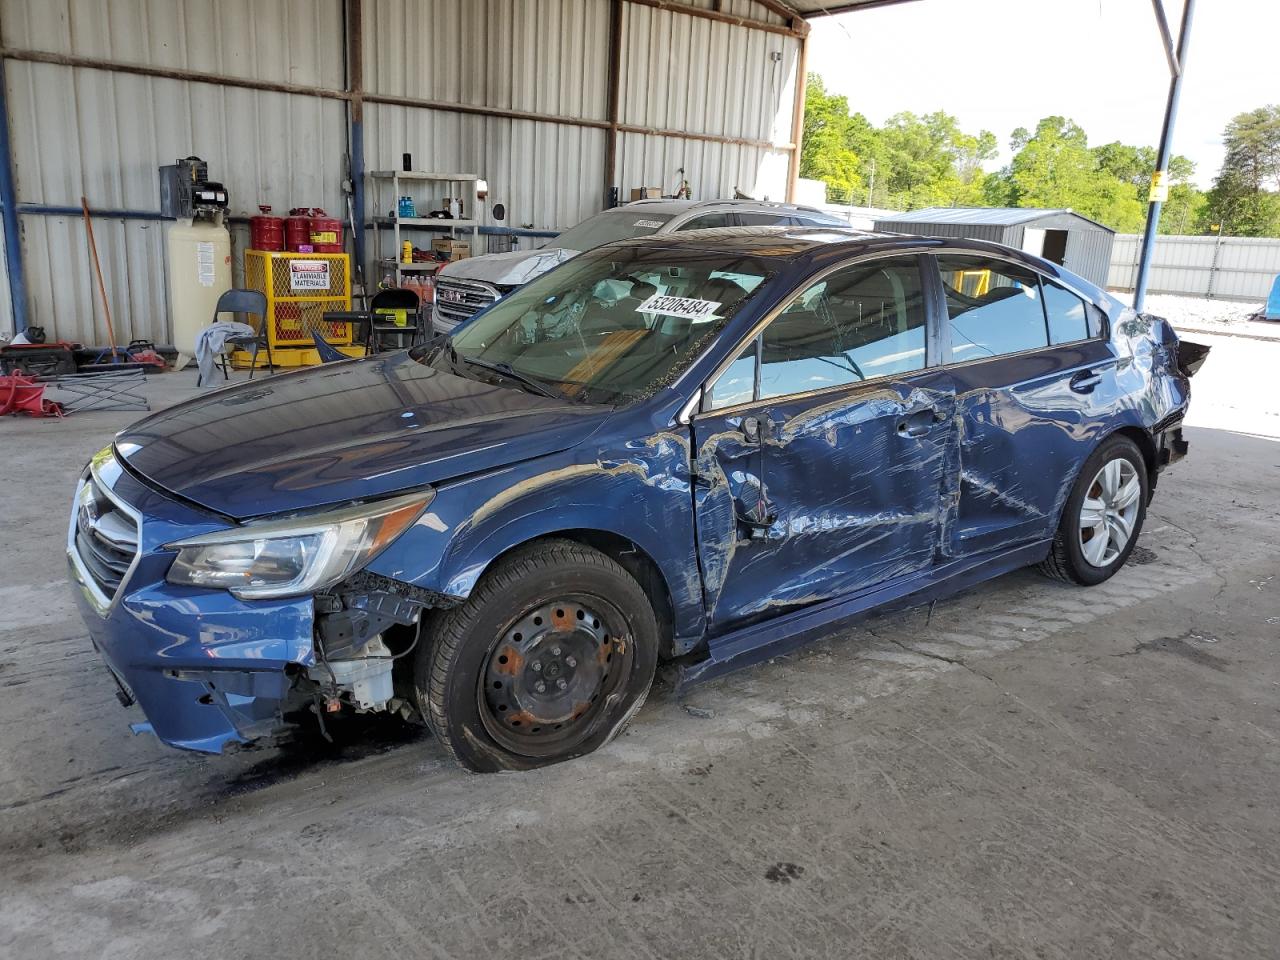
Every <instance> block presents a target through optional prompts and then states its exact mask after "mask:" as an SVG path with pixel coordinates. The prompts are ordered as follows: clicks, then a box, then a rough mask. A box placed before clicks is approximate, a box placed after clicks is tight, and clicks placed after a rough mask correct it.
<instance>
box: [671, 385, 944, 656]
mask: <svg viewBox="0 0 1280 960" xmlns="http://www.w3.org/2000/svg"><path fill="white" fill-rule="evenodd" d="M693 430H694V437H695V443H696V444H697V449H698V460H697V473H698V478H699V480H698V486H699V494H698V497H697V499H696V502H695V512H696V515H697V523H698V544H699V550H700V555H701V557H702V559H703V577H704V591H705V597H706V605H707V610H708V615H709V618H710V624H711V626H712V628H713V630H716V631H719V632H723V631H724V629H726V628H729V627H732V626H734V625H737V624H742V623H747V622H751V621H753V620H758V619H761V618H762V617H766V616H770V615H773V614H776V613H779V612H782V611H786V610H788V609H793V608H795V607H799V606H804V605H807V604H812V603H817V602H820V601H823V600H827V599H830V598H831V597H835V596H839V595H841V594H845V593H849V592H851V591H856V590H858V589H860V588H862V587H865V586H867V585H869V584H872V583H877V582H880V581H882V580H887V579H891V578H893V577H896V576H901V575H904V574H907V573H910V572H912V571H915V570H919V569H923V568H925V567H927V566H929V565H930V564H931V563H932V562H933V559H934V553H935V551H936V549H937V544H938V538H939V535H940V530H941V529H942V526H943V516H942V514H943V511H944V509H945V506H944V492H945V487H946V483H947V476H946V465H947V464H948V463H949V462H951V456H950V452H949V447H950V446H951V445H952V444H953V442H954V441H953V431H954V401H953V398H952V394H951V390H950V387H949V381H948V378H947V377H946V376H945V375H939V374H937V373H924V374H921V375H919V376H915V377H911V378H908V379H905V380H901V381H892V382H888V383H878V384H874V385H867V386H855V387H853V388H850V389H841V390H835V391H823V392H821V393H817V394H810V395H806V396H804V397H800V398H780V399H779V400H776V401H765V402H762V403H760V404H755V405H750V406H748V407H744V408H736V409H734V410H732V411H730V412H727V413H726V414H724V415H716V414H707V415H703V416H700V417H698V418H696V419H695V421H694V426H693ZM752 437H755V438H756V439H755V440H752V439H751V438H752Z"/></svg>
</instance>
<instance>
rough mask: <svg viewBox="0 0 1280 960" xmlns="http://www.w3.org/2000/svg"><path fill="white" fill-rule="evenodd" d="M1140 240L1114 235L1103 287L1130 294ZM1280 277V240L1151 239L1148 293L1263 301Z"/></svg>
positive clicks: (1140, 244) (1133, 236)
mask: <svg viewBox="0 0 1280 960" xmlns="http://www.w3.org/2000/svg"><path fill="white" fill-rule="evenodd" d="M1141 249H1142V237H1140V236H1138V235H1136V234H1127V233H1126V234H1120V235H1119V236H1117V237H1116V243H1115V248H1114V250H1113V252H1112V257H1111V272H1110V274H1109V275H1108V278H1107V286H1108V287H1111V288H1112V289H1115V290H1132V289H1133V285H1134V282H1135V279H1136V277H1137V274H1138V258H1139V256H1140V254H1141ZM1277 276H1280V239H1277V238H1271V237H1259V238H1255V237H1224V238H1222V239H1219V238H1217V237H1174V236H1161V237H1157V238H1156V245H1155V250H1154V252H1153V254H1152V267H1151V280H1150V284H1149V289H1150V292H1151V293H1175V294H1186V295H1188V296H1194V297H1220V298H1222V299H1225V300H1266V299H1267V295H1268V294H1269V293H1270V292H1271V285H1272V284H1273V283H1274V282H1275V279H1276V277H1277Z"/></svg>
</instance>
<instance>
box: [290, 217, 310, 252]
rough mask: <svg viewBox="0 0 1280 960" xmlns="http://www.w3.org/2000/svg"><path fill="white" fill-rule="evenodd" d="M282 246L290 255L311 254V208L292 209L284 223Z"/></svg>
mask: <svg viewBox="0 0 1280 960" xmlns="http://www.w3.org/2000/svg"><path fill="white" fill-rule="evenodd" d="M284 245H285V249H286V250H288V251H289V252H290V253H311V252H312V251H311V250H304V249H303V247H310V246H311V208H310V207H294V208H293V209H292V210H290V211H289V216H288V217H287V218H286V219H285V221H284Z"/></svg>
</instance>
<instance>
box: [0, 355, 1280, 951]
mask: <svg viewBox="0 0 1280 960" xmlns="http://www.w3.org/2000/svg"><path fill="white" fill-rule="evenodd" d="M1214 349H1215V353H1214V354H1213V356H1212V357H1211V358H1210V359H1209V361H1208V364H1207V365H1206V367H1205V368H1204V370H1203V371H1202V372H1201V375H1200V376H1199V377H1198V378H1197V379H1196V381H1195V392H1196V399H1195V402H1194V404H1193V412H1192V420H1191V422H1192V423H1193V424H1194V425H1195V426H1194V427H1193V428H1192V429H1189V430H1188V436H1189V438H1190V440H1191V443H1192V450H1191V456H1190V458H1189V459H1188V460H1186V461H1184V462H1183V463H1181V464H1179V465H1177V466H1176V467H1175V468H1173V469H1172V470H1171V471H1169V472H1168V473H1167V474H1166V475H1165V476H1164V477H1163V479H1162V481H1161V484H1160V492H1159V495H1158V497H1157V499H1156V502H1155V505H1154V508H1153V514H1152V516H1151V517H1150V518H1149V520H1148V525H1147V529H1146V530H1145V531H1144V533H1143V537H1142V543H1141V546H1142V547H1143V548H1144V550H1143V551H1142V552H1141V555H1140V556H1139V557H1138V559H1140V560H1141V561H1143V562H1141V563H1134V564H1132V565H1130V566H1129V567H1128V568H1127V569H1125V570H1124V571H1122V572H1121V574H1119V575H1118V576H1117V577H1115V578H1114V579H1113V580H1112V581H1110V582H1109V583H1107V584H1105V585H1103V586H1102V587H1098V588H1095V589H1092V590H1081V589H1076V588H1070V587H1067V586H1064V585H1061V584H1056V583H1053V582H1050V581H1048V580H1045V579H1042V578H1040V577H1038V576H1037V575H1035V574H1033V573H1031V572H1020V573H1016V574H1012V575H1010V576H1007V577H1004V578H1002V579H1001V580H998V581H996V582H993V583H991V584H988V585H985V586H983V587H980V588H978V589H976V590H973V591H971V592H969V593H967V594H965V595H963V596H961V597H959V598H956V599H954V600H951V601H948V602H945V603H940V604H938V605H937V606H936V608H935V609H933V611H932V612H931V613H930V612H929V611H927V610H924V609H919V610H914V611H908V612H906V613H902V614H895V615H892V616H886V617H882V618H879V619H877V620H874V621H871V622H870V623H868V624H866V625H864V626H862V627H859V628H856V629H850V630H847V631H844V632H842V633H840V634H839V635H836V636H832V637H831V638H829V639H828V640H826V641H823V642H821V643H819V644H817V645H815V646H812V647H810V648H808V649H806V650H805V651H803V652H802V653H800V654H798V655H796V656H793V657H788V658H782V659H779V660H776V661H774V662H772V663H770V664H767V665H764V666H762V667H760V668H757V669H754V670H750V671H747V672H744V673H740V674H737V675H734V676H731V677H728V678H725V679H723V680H720V681H717V682H715V683H712V684H709V685H706V686H704V687H701V688H697V689H695V690H694V691H693V692H692V693H691V694H690V695H689V696H688V698H687V701H684V702H681V701H680V700H677V699H676V698H675V697H674V696H673V694H672V693H671V691H670V688H669V687H660V688H659V689H657V690H656V691H655V694H654V695H653V696H652V697H651V698H650V701H649V704H648V705H647V706H646V707H645V709H644V710H643V711H642V713H641V715H640V716H639V717H638V719H637V721H636V722H635V723H634V724H633V725H632V727H631V728H630V730H629V731H628V732H627V733H626V735H624V736H623V737H621V738H620V739H619V740H618V741H617V742H615V743H614V744H613V745H611V746H610V747H609V748H607V749H606V750H604V751H603V752H601V753H599V754H596V755H594V756H592V757H589V758H585V759H581V760H578V761H575V762H573V763H569V764H564V765H561V766H558V767H554V768H551V769H547V770H543V771H539V772H535V773H532V774H519V775H516V774H512V775H497V776H488V777H477V776H470V775H467V774H465V773H463V772H462V771H460V770H458V769H457V768H455V767H453V766H452V765H450V764H449V763H447V762H446V761H445V760H444V758H443V757H442V754H441V751H440V750H439V748H438V747H437V746H436V745H435V744H434V743H433V742H432V741H431V740H430V739H429V738H428V737H425V736H420V735H417V734H415V733H413V732H412V731H406V730H404V729H402V728H399V727H395V726H390V725H385V724H380V725H374V726H373V727H371V728H361V729H351V730H347V731H344V736H341V737H340V738H339V739H340V744H341V745H340V746H338V747H336V748H331V749H327V750H321V749H319V748H317V747H314V746H310V747H308V746H301V747H297V748H294V749H291V750H289V751H287V752H281V751H274V750H259V751H254V752H246V753H241V754H238V755H236V756H229V757H224V758H212V759H210V758H204V757H199V756H193V755H188V754H181V753H177V752H174V751H171V750H168V749H166V748H164V747H161V746H160V745H159V744H158V743H157V742H155V741H154V740H152V739H151V738H147V737H139V738H133V737H130V735H129V733H128V730H127V727H126V723H127V721H129V720H134V719H138V717H137V716H136V715H135V714H134V713H132V712H126V711H123V710H121V708H120V707H119V705H118V704H117V703H116V700H115V697H114V695H113V692H112V686H111V682H110V680H109V679H108V677H107V675H106V673H105V672H104V671H103V670H102V668H101V667H100V665H99V663H98V662H97V659H96V657H95V655H94V654H93V653H92V652H91V651H90V649H89V647H88V643H87V641H86V639H85V635H84V631H83V629H82V627H81V625H80V623H79V622H78V620H77V619H76V616H75V613H74V611H73V609H72V607H71V604H70V602H69V599H68V596H67V593H66V586H65V583H64V577H63V560H62V538H63V530H64V525H65V518H66V515H67V503H68V498H69V496H70V491H71V487H72V483H73V479H74V476H75V474H76V472H77V471H78V469H79V468H80V466H81V464H82V463H83V462H84V461H85V459H86V458H87V457H88V456H89V455H90V454H91V453H92V452H93V451H95V450H96V449H97V448H99V447H100V446H101V445H102V444H103V443H105V442H106V441H107V440H108V439H109V438H110V436H111V434H112V432H113V431H114V430H116V429H118V428H119V427H120V426H122V425H123V424H125V423H126V422H128V421H129V420H130V419H131V418H132V416H133V415H129V414H107V413H99V414H86V415H82V416H76V417H72V418H70V419H68V420H67V421H65V422H55V421H43V422H21V421H12V420H7V421H2V422H0V445H2V449H3V451H4V454H5V455H4V456H3V458H0V483H2V484H3V488H4V489H5V490H6V491H8V492H7V493H6V495H5V498H4V504H5V506H4V510H3V516H2V517H0V542H3V544H4V545H5V552H4V560H3V562H2V565H0V583H4V584H6V586H3V587H0V864H2V866H0V957H15V958H16V957H21V958H36V957H39V958H57V957H75V958H77V960H83V958H85V957H113V958H115V957H121V958H123V957H165V958H169V957H173V956H175V955H181V954H182V953H184V952H187V951H190V950H192V949H193V948H194V949H198V950H199V951H200V953H201V954H202V955H204V956H211V957H217V958H230V957H293V956H357V957H361V958H377V957H396V958H414V957H435V958H469V957H486V958H487V957H491V956H495V955H509V956H519V957H526V958H535V957H548V958H551V957H555V958H563V957H583V958H587V957H601V956H615V955H617V956H622V955H626V956H638V957H652V958H674V957H690V958H693V957H734V958H737V957H768V958H770V960H773V958H781V957H833V958H834V957H839V958H848V957H869V958H877V960H882V958H894V957H919V958H930V960H934V958H944V957H965V958H969V957H979V956H981V957H1000V958H1005V957H1029V958H1031V957H1034V958H1058V957H1062V958H1067V957H1069V958H1102V957H1122V958H1136V957H1178V958H1186V957H1196V958H1209V957H1222V958H1233V960H1241V958H1248V957H1260V958H1261V957H1268V958H1271V957H1275V956H1277V954H1278V953H1280V840H1278V839H1277V838H1278V837H1280V803H1278V801H1280V711H1278V709H1277V707H1278V704H1280V662H1278V661H1277V650H1278V649H1280V576H1278V575H1280V563H1278V562H1277V546H1276V545H1277V544H1278V543H1280V496H1278V494H1280V443H1278V442H1277V438H1280V402H1278V401H1277V400H1276V392H1275V371H1276V370H1278V369H1280V343H1260V342H1256V341H1247V340H1239V339H1226V338H1223V339H1219V340H1217V341H1216V342H1215V343H1214ZM193 384H194V374H190V375H189V374H185V373H184V374H175V375H169V376H166V377H162V378H158V379H155V380H154V381H153V383H152V386H151V390H152V394H153V397H154V399H155V402H156V403H157V404H166V403H169V402H173V401H174V400H176V399H179V398H181V397H183V396H187V395H190V394H191V393H192V392H193V390H192V386H193ZM197 945H198V946H197Z"/></svg>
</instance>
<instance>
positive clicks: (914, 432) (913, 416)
mask: <svg viewBox="0 0 1280 960" xmlns="http://www.w3.org/2000/svg"><path fill="white" fill-rule="evenodd" d="M946 419H947V417H946V414H944V413H943V412H942V410H941V408H939V407H932V406H930V407H922V408H918V409H916V410H912V411H911V412H910V413H908V414H907V415H906V416H904V417H903V418H902V419H901V420H899V421H898V436H900V437H923V436H924V435H925V434H927V433H928V432H929V431H930V430H932V429H933V428H934V427H935V426H936V425H937V424H939V423H942V422H943V421H945V420H946Z"/></svg>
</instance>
